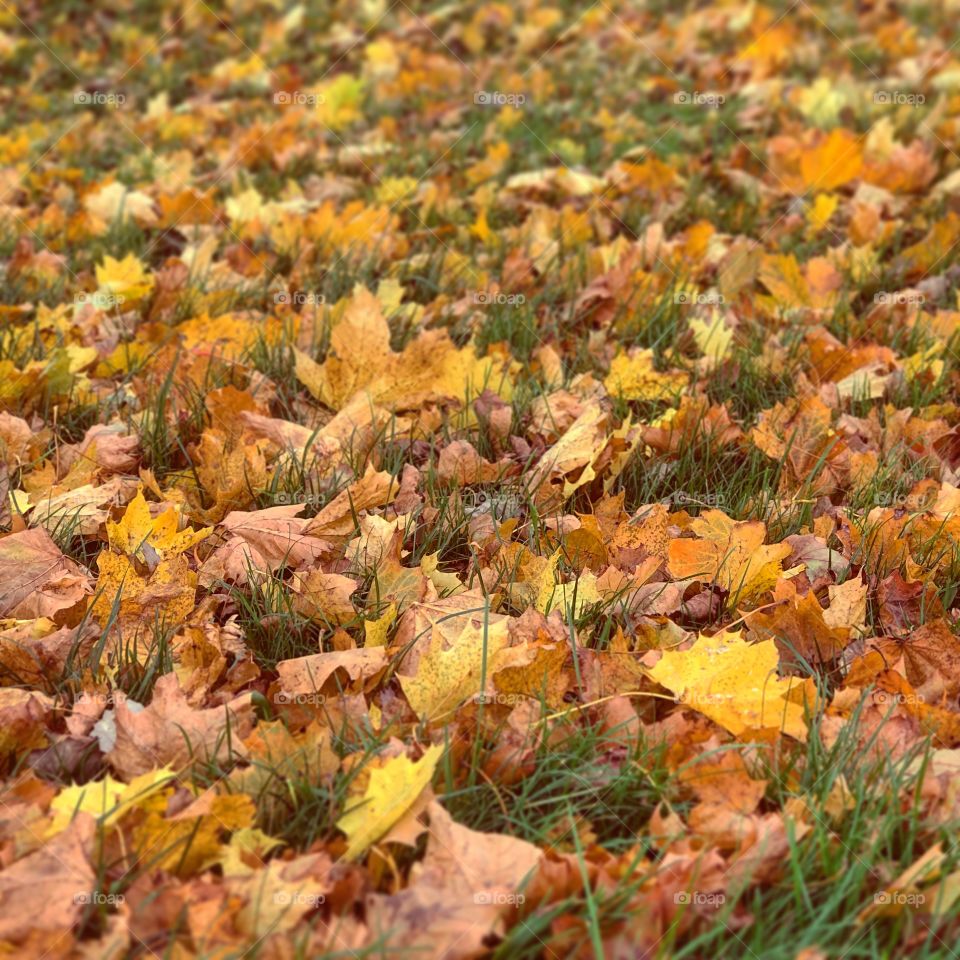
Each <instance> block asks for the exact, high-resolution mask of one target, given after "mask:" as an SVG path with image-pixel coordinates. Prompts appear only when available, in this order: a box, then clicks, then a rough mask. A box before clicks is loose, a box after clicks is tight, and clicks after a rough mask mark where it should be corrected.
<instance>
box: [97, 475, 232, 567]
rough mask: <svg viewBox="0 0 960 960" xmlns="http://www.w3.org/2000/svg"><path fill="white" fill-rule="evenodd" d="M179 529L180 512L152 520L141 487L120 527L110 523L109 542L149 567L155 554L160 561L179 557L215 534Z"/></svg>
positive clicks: (208, 530) (171, 511) (167, 512)
mask: <svg viewBox="0 0 960 960" xmlns="http://www.w3.org/2000/svg"><path fill="white" fill-rule="evenodd" d="M179 526H180V522H179V520H178V518H177V514H176V511H175V510H174V509H173V508H172V507H169V508H168V509H166V510H164V512H163V513H161V514H160V515H159V516H158V517H156V518H155V519H154V517H152V516H151V514H150V507H149V505H148V504H147V501H146V498H145V497H144V495H143V487H142V486H141V487H140V488H139V489H138V490H137V495H136V496H135V497H134V498H133V499H132V500H131V501H130V503H129V504H127V509H126V510H125V511H124V514H123V516H122V517H121V518H120V519H119V520H118V521H117V522H116V523H114V522H113V521H112V520H108V521H107V538H108V540H109V543H110V546H111V547H112V548H113V549H115V550H119V551H120V552H121V553H125V554H126V555H127V556H130V557H138V558H139V559H141V560H144V561H146V562H148V563H149V562H150V559H151V557H150V552H151V551H152V552H153V553H155V554H156V555H157V556H158V557H159V558H160V559H167V558H169V557H175V556H177V555H179V554H181V553H184V552H185V551H187V550H189V549H190V548H191V547H192V546H194V545H195V544H197V543H199V542H200V541H201V540H203V539H204V538H206V537H208V536H209V535H210V534H211V533H212V532H213V528H212V527H204V529H202V530H192V529H190V528H188V529H186V530H183V531H179V532H178V528H179Z"/></svg>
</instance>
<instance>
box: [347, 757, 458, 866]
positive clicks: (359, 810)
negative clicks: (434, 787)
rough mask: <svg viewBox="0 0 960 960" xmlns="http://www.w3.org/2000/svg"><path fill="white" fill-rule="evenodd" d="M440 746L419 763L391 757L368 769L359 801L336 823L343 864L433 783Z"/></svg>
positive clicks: (350, 804) (385, 830)
mask: <svg viewBox="0 0 960 960" xmlns="http://www.w3.org/2000/svg"><path fill="white" fill-rule="evenodd" d="M442 753H443V746H442V745H441V744H436V745H434V746H432V747H428V748H427V749H426V750H425V751H424V753H423V756H422V757H421V758H420V759H419V760H410V759H409V758H408V757H407V756H405V755H400V756H396V757H391V758H389V759H388V760H385V761H384V762H383V764H382V765H381V766H375V767H372V768H371V769H370V779H369V782H368V784H367V788H366V790H365V791H364V794H363V796H362V797H359V798H354V800H353V802H348V805H347V807H346V809H345V811H344V813H343V815H342V816H341V817H340V819H339V820H338V821H337V829H338V830H342V831H343V833H345V834H346V836H347V841H348V842H347V848H346V850H345V851H344V854H343V856H344V859H345V860H356V859H357V857H359V856H360V855H361V854H363V853H365V852H366V851H367V850H368V849H369V848H370V846H372V845H373V844H374V843H376V842H377V841H378V840H379V839H381V838H382V837H383V836H384V835H385V834H387V833H388V832H389V831H390V829H391V827H393V826H395V825H396V824H397V822H398V821H399V820H400V819H401V818H402V817H403V816H404V815H405V814H406V813H407V812H408V811H409V810H410V808H411V807H412V806H413V805H414V803H415V802H416V801H417V799H418V798H419V797H420V795H421V794H422V793H423V791H424V790H425V789H426V788H427V787H428V786H429V784H430V781H431V780H432V779H433V773H434V770H436V767H437V763H438V762H439V760H440V756H441V754H442Z"/></svg>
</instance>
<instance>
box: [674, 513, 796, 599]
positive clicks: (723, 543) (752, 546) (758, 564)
mask: <svg viewBox="0 0 960 960" xmlns="http://www.w3.org/2000/svg"><path fill="white" fill-rule="evenodd" d="M690 529H691V530H692V531H693V532H694V533H695V534H696V535H697V537H698V538H699V539H692V538H688V537H681V538H677V539H673V540H671V541H670V543H669V544H668V545H667V558H668V564H669V567H670V572H671V573H672V574H673V575H674V576H675V577H680V578H683V579H688V578H693V579H697V580H700V581H701V582H704V583H717V584H719V585H720V586H722V587H723V588H724V589H725V590H727V591H729V592H730V593H731V594H734V595H735V596H736V597H737V598H738V600H739V602H741V603H745V604H749V603H754V602H755V601H757V600H758V599H759V597H760V596H762V595H763V594H764V593H766V592H767V591H768V590H771V589H773V586H774V584H775V583H776V582H777V578H778V577H779V576H780V575H781V573H782V572H783V570H782V562H783V560H784V559H786V557H788V556H789V555H790V546H789V544H786V543H773V544H768V545H764V542H763V541H764V539H765V538H766V534H767V531H766V528H765V527H764V525H763V524H762V523H759V522H752V523H737V522H735V521H733V520H731V519H730V518H729V517H728V516H727V515H726V514H725V513H723V512H722V511H721V510H706V511H704V513H703V514H702V515H701V516H700V517H699V518H697V519H696V520H694V521H692V522H691V523H690Z"/></svg>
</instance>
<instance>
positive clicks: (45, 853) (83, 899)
mask: <svg viewBox="0 0 960 960" xmlns="http://www.w3.org/2000/svg"><path fill="white" fill-rule="evenodd" d="M95 831H96V823H95V821H94V819H93V818H92V817H89V816H86V815H83V814H81V815H80V816H78V817H77V818H76V819H75V820H74V821H73V823H72V824H71V827H70V829H69V830H65V831H63V832H62V833H59V834H57V836H55V837H54V838H53V839H52V840H48V841H47V843H45V844H44V845H43V846H41V847H39V849H37V850H35V851H34V852H32V853H29V854H27V855H26V856H24V857H22V858H21V859H19V860H17V861H16V862H15V863H11V864H9V865H7V866H6V867H5V868H4V869H3V870H2V871H0V941H3V942H5V943H7V944H17V943H23V942H24V941H25V940H27V939H28V938H29V937H30V936H31V935H32V934H36V933H57V934H59V935H60V936H61V937H62V936H64V935H66V934H68V933H69V931H70V929H71V927H72V926H73V924H74V923H76V922H77V921H78V920H79V919H80V916H81V914H82V913H83V911H84V908H85V904H86V903H89V902H90V900H91V898H92V895H93V893H94V891H95V890H96V889H97V875H96V873H95V871H94V867H93V864H92V857H93V847H94V835H95ZM26 904H29V906H30V909H24V906H25V905H26Z"/></svg>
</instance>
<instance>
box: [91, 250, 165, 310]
mask: <svg viewBox="0 0 960 960" xmlns="http://www.w3.org/2000/svg"><path fill="white" fill-rule="evenodd" d="M96 273H97V286H98V289H99V290H100V291H102V292H103V293H105V294H108V295H109V296H111V297H115V298H116V299H117V300H118V301H119V302H120V304H123V302H124V301H125V300H139V299H140V298H141V297H145V296H147V294H149V293H150V291H151V290H153V288H154V284H155V280H154V278H153V277H152V276H150V274H149V273H147V271H146V269H145V268H144V265H143V264H142V263H141V262H140V261H139V260H138V259H137V258H136V257H135V256H134V255H133V254H132V253H128V254H127V255H126V256H125V257H124V258H123V259H122V260H114V258H113V257H104V258H103V263H100V264H97V270H96Z"/></svg>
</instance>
